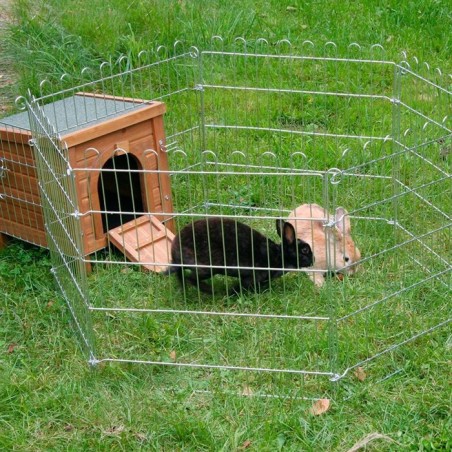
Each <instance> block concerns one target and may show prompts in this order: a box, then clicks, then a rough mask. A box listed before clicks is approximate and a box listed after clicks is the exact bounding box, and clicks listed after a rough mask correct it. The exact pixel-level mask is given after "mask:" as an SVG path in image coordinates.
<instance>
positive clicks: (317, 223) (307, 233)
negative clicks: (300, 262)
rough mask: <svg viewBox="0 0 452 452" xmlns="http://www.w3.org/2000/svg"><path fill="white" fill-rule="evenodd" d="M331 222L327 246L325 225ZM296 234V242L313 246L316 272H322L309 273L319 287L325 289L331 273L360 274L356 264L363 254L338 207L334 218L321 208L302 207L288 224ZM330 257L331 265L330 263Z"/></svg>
mask: <svg viewBox="0 0 452 452" xmlns="http://www.w3.org/2000/svg"><path fill="white" fill-rule="evenodd" d="M328 220H330V221H331V220H332V221H333V222H334V223H335V224H334V226H333V227H332V228H331V234H329V241H328V244H327V243H326V237H327V236H326V234H325V228H324V226H325V224H326V223H327V221H328ZM287 221H288V222H289V223H291V224H292V225H293V226H294V228H295V231H296V234H297V238H298V239H300V240H304V241H305V242H306V243H308V244H309V245H310V246H311V249H312V252H313V253H314V257H315V264H314V265H313V269H315V270H322V271H318V272H312V273H308V275H309V277H310V279H311V280H312V281H313V282H314V284H316V285H317V286H322V285H323V283H324V282H325V278H326V277H327V275H328V273H335V274H337V275H338V277H340V278H342V276H343V275H344V274H346V273H349V274H351V273H354V272H356V270H357V265H356V262H358V261H359V260H360V259H361V253H360V251H359V249H358V248H357V246H356V245H355V243H354V242H353V240H352V237H351V226H350V218H349V215H348V212H347V211H346V210H345V209H344V208H343V207H338V208H337V209H336V212H335V214H334V215H329V216H328V212H327V211H326V210H325V209H324V208H323V207H321V206H319V205H318V204H303V205H301V206H299V207H297V208H296V209H295V210H294V211H292V212H291V213H290V214H289V218H288V220H287ZM328 255H329V263H328Z"/></svg>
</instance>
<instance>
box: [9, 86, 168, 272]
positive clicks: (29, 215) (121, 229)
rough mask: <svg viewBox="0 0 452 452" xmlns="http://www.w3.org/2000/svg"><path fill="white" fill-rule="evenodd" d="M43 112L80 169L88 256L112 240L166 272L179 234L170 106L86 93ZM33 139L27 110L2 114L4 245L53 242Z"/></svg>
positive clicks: (79, 193)
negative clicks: (8, 239)
mask: <svg viewBox="0 0 452 452" xmlns="http://www.w3.org/2000/svg"><path fill="white" fill-rule="evenodd" d="M43 110H44V111H43V113H44V115H45V116H46V117H47V118H49V121H50V123H51V125H52V126H53V128H54V130H55V132H56V133H57V134H58V136H59V137H60V139H61V144H62V148H63V150H64V152H65V158H66V160H67V163H68V170H69V171H73V173H74V185H75V191H76V201H77V203H76V209H75V210H76V211H77V214H78V215H79V217H80V225H81V230H82V234H81V235H82V237H81V243H82V247H83V255H84V256H88V255H90V254H92V253H94V252H95V251H98V250H100V249H102V248H104V247H106V246H107V244H108V243H109V242H110V243H112V244H114V245H115V246H116V247H118V248H119V249H120V250H121V251H122V252H124V254H125V255H126V256H127V257H128V258H129V259H130V260H134V261H137V262H142V263H144V264H143V265H144V266H145V267H146V268H147V269H150V270H155V271H160V270H161V269H162V268H164V267H165V266H164V265H157V263H165V262H168V259H169V257H168V253H169V249H170V246H169V245H170V242H171V240H172V238H173V237H174V235H173V232H174V223H173V219H172V211H173V206H172V198H171V187H170V178H169V174H168V161H167V154H166V152H165V150H164V142H165V135H164V127H163V115H164V113H165V104H164V103H162V102H155V101H153V102H145V101H138V100H136V99H123V98H117V97H108V96H97V95H93V94H87V93H79V94H76V95H74V96H72V97H69V98H65V99H60V100H57V101H55V102H52V103H49V104H47V105H45V106H44V107H43ZM33 139H34V137H32V133H31V127H30V123H29V116H28V114H27V112H22V113H19V114H16V115H13V116H10V117H7V118H3V119H0V244H2V243H4V239H5V235H10V236H13V237H16V238H19V239H22V240H25V241H27V242H30V243H33V244H36V245H40V246H47V244H48V237H47V236H46V227H45V219H44V215H43V204H42V202H41V192H40V188H39V183H40V178H39V172H38V171H37V168H36V164H35V162H36V161H35V156H34V154H33V148H32V146H33ZM51 151H52V149H51ZM53 151H54V152H56V150H53ZM49 154H51V152H50V153H49ZM48 158H49V159H52V155H49V156H48ZM152 262H154V263H156V265H151V264H149V263H152Z"/></svg>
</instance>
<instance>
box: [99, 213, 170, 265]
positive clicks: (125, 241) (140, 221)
mask: <svg viewBox="0 0 452 452" xmlns="http://www.w3.org/2000/svg"><path fill="white" fill-rule="evenodd" d="M108 238H109V240H110V242H111V243H112V244H113V245H114V246H116V248H118V249H119V250H120V251H121V252H122V253H124V255H125V256H126V257H127V258H128V259H129V260H130V261H132V262H141V263H142V264H141V265H142V266H143V268H144V269H146V270H150V271H154V272H161V271H164V270H165V269H166V268H167V267H168V265H169V264H170V262H171V243H172V241H173V239H174V234H173V233H172V232H171V231H170V230H169V229H168V228H167V227H166V226H165V225H164V224H163V223H161V222H160V221H159V220H157V218H156V217H154V216H152V215H149V216H148V215H144V216H142V217H140V218H137V219H136V220H132V221H129V222H128V223H126V224H123V225H121V226H118V227H117V228H114V229H111V230H110V231H108ZM154 263H155V265H154Z"/></svg>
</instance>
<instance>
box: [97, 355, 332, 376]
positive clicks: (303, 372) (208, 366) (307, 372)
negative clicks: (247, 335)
mask: <svg viewBox="0 0 452 452" xmlns="http://www.w3.org/2000/svg"><path fill="white" fill-rule="evenodd" d="M102 362H117V363H135V364H155V365H162V366H173V367H189V368H194V369H221V370H236V371H237V370H243V371H255V372H270V373H282V374H298V375H318V376H324V377H330V378H336V377H338V376H339V375H337V374H334V373H332V372H317V371H310V370H298V369H278V368H271V367H248V366H228V365H220V364H197V363H177V362H165V361H150V360H149V361H148V360H140V359H121V358H101V359H94V360H93V361H92V362H91V364H93V365H96V364H100V363H102Z"/></svg>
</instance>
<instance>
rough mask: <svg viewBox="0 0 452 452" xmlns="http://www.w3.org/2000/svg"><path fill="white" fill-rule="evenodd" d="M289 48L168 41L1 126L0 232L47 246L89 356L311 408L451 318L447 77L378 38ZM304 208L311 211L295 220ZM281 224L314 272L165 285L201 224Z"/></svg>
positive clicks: (62, 86) (394, 363)
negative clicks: (296, 399)
mask: <svg viewBox="0 0 452 452" xmlns="http://www.w3.org/2000/svg"><path fill="white" fill-rule="evenodd" d="M301 47H302V48H301V50H297V51H296V52H295V51H293V50H292V46H291V44H290V42H289V41H287V40H283V41H280V42H279V43H278V44H277V45H269V44H268V42H267V41H265V40H263V39H261V40H257V41H254V42H252V43H251V42H246V41H244V40H243V39H241V38H239V39H237V40H235V41H234V42H233V43H225V42H224V41H223V40H222V39H221V38H218V37H215V38H213V39H212V45H211V47H210V48H209V49H208V50H199V49H197V48H194V47H192V48H184V46H183V45H182V44H181V43H176V44H175V46H174V49H171V51H169V50H167V49H165V48H162V47H160V48H158V50H157V51H155V52H149V53H146V52H142V53H140V54H139V56H138V60H139V64H137V65H136V67H132V65H131V64H132V63H131V61H129V60H127V59H125V58H123V59H120V60H119V61H118V62H116V63H115V64H109V63H104V64H102V65H101V67H100V75H99V76H98V75H96V77H92V78H93V79H95V80H88V78H89V71H84V73H83V74H82V75H83V78H84V80H82V82H80V83H78V85H77V86H71V80H70V77H69V76H67V75H65V76H63V77H62V78H61V80H60V81H59V82H58V83H57V84H51V83H50V82H49V81H44V82H43V83H42V84H41V88H42V92H41V93H40V95H39V96H38V97H33V96H31V97H30V98H28V99H25V104H26V106H27V107H28V108H27V109H28V115H27V113H20V114H19V115H15V116H14V117H10V118H5V119H3V120H2V122H1V123H0V125H1V141H0V143H1V146H0V149H1V153H2V154H1V160H2V170H1V176H2V179H1V201H0V202H1V208H2V211H1V213H2V216H1V221H2V223H1V224H2V228H1V231H2V232H4V233H5V234H9V235H13V236H16V237H19V238H22V239H25V240H28V241H31V242H33V243H37V244H40V245H45V246H48V247H49V249H50V252H51V257H52V262H53V269H52V271H53V273H54V276H55V279H56V282H57V285H58V287H59V289H60V290H61V293H62V295H63V297H64V298H65V300H66V302H67V304H68V306H69V309H70V311H71V313H72V315H73V318H74V321H75V324H76V329H77V331H78V333H79V335H80V340H81V343H82V345H83V348H84V349H85V350H86V352H87V354H88V356H89V361H90V362H91V363H92V364H98V363H100V362H110V361H111V362H132V363H148V364H153V365H157V366H166V368H165V369H164V371H165V372H167V373H168V381H170V380H171V376H172V377H174V382H175V383H176V384H177V385H179V386H181V385H182V386H183V384H184V383H186V384H187V385H189V386H190V387H192V388H194V389H196V390H199V391H203V390H207V389H209V388H212V387H213V388H215V387H223V388H229V389H231V390H232V391H234V392H237V393H239V394H240V393H241V394H246V395H250V394H270V393H274V386H273V385H274V383H275V381H277V382H278V384H279V385H281V384H282V388H283V391H287V392H288V393H291V394H292V393H294V392H296V393H297V394H301V395H302V396H306V395H309V394H317V395H318V394H325V392H326V391H328V390H329V388H330V387H331V383H330V382H331V381H338V380H341V379H342V378H344V377H345V376H347V375H349V374H350V373H352V371H353V370H354V369H356V368H358V367H361V366H366V365H367V366H373V371H372V373H373V374H374V376H375V379H378V378H380V379H382V378H384V377H385V375H388V374H391V373H394V372H397V371H398V370H399V369H400V368H401V367H402V366H403V359H404V353H406V347H402V346H403V345H405V344H407V343H409V342H411V341H413V340H415V339H417V338H418V337H420V336H422V335H424V334H426V333H429V332H431V331H433V330H435V329H439V328H441V327H446V326H447V324H448V323H449V321H450V298H449V297H450V282H451V264H450V252H451V251H450V250H451V249H450V246H451V232H450V231H451V229H450V226H451V216H450V215H451V199H452V197H451V180H450V155H449V154H450V152H449V151H450V148H451V146H452V143H451V121H450V94H451V93H450V91H448V89H447V85H448V84H449V85H450V80H448V79H447V77H446V76H445V75H443V74H442V72H441V70H440V69H434V68H431V67H429V65H428V64H426V63H419V62H418V61H417V59H416V58H413V59H409V58H408V57H407V56H406V55H404V59H403V61H401V62H400V63H396V62H392V61H388V60H387V59H386V57H385V52H384V49H383V48H382V47H381V46H379V45H376V46H372V47H370V48H364V47H361V46H359V45H358V44H351V45H350V46H349V47H347V48H344V49H339V48H338V47H337V46H336V45H335V44H334V43H331V42H329V43H327V44H326V45H314V44H313V43H312V42H310V41H306V42H304V43H303V45H302V46H301ZM72 85H73V83H72ZM68 86H69V87H68ZM31 136H32V141H31V146H32V147H33V151H34V157H33V155H32V154H31V150H30V149H28V146H29V144H28V140H29V139H30V138H31ZM38 187H39V188H38ZM303 204H317V205H319V206H321V207H322V209H321V210H318V211H317V210H316V209H317V208H316V207H315V206H311V207H310V208H309V210H308V211H306V210H302V211H301V212H302V213H301V216H300V214H299V213H297V211H295V213H293V211H294V209H296V208H297V207H298V206H301V205H303ZM340 207H343V208H345V209H346V210H340ZM338 208H339V210H337V209H338ZM319 209H320V208H319ZM314 211H315V212H317V214H315V213H314ZM291 212H292V217H293V218H295V219H293V221H299V222H300V223H301V224H303V225H304V227H305V229H306V230H307V231H308V232H307V234H306V235H305V237H304V238H305V239H306V240H307V241H308V243H310V245H311V247H312V251H313V252H314V256H315V257H316V262H315V263H314V266H313V267H310V268H306V267H303V268H298V267H297V266H295V268H291V269H290V270H288V271H287V272H286V273H285V274H284V275H282V276H281V277H279V278H274V279H270V281H269V282H268V287H265V288H263V290H260V291H259V290H248V291H246V290H238V291H237V289H236V284H237V278H233V277H230V276H222V275H216V276H214V277H212V278H211V279H208V280H207V281H206V282H204V283H205V284H207V286H208V288H209V289H210V290H207V291H204V292H203V291H201V290H200V287H197V285H196V284H192V283H191V282H190V281H189V279H188V278H189V276H193V272H195V273H196V271H197V269H196V265H195V268H193V269H192V270H191V273H190V271H185V272H184V273H183V275H184V278H183V281H182V284H179V283H178V281H177V278H175V277H174V276H168V275H164V274H161V270H164V269H165V268H167V267H168V262H169V258H170V254H171V251H170V248H171V242H172V240H173V238H174V236H175V234H177V233H178V232H179V231H180V230H181V229H182V228H183V227H184V226H186V225H187V224H190V223H191V222H192V221H194V220H203V219H204V220H206V219H210V221H212V218H214V217H220V218H232V219H233V220H236V221H239V222H241V223H244V224H246V225H248V226H250V227H252V228H253V229H256V230H257V231H259V232H260V233H262V234H263V235H264V236H265V237H267V238H269V239H270V240H272V241H274V242H275V243H278V244H279V243H281V238H280V237H279V236H278V233H277V231H276V227H275V223H276V220H278V219H283V220H286V221H287V219H288V218H289V215H290V214H291ZM319 212H320V213H319ZM337 213H340V215H338V214H337ZM294 215H295V217H294ZM312 217H314V218H315V220H316V221H314V220H313V219H312ZM348 223H350V224H351V226H352V230H351V237H352V242H346V240H345V238H344V237H343V236H341V235H340V234H338V231H342V232H344V227H346V225H347V224H348ZM317 226H318V227H319V231H320V232H321V233H320V235H319V236H318V237H317V236H316V237H314V232H313V231H314V228H315V227H317ZM310 236H311V237H310ZM241 239H242V238H241V237H239V235H238V234H231V235H229V236H227V234H226V233H225V234H224V235H223V241H224V242H225V243H226V242H227V246H233V245H235V244H237V242H238V241H239V240H241ZM209 244H210V240H208V243H207V245H205V244H203V245H201V244H200V245H199V246H204V248H203V249H204V250H209ZM225 246H226V245H225ZM251 248H253V247H251ZM356 248H359V250H360V252H361V253H360V254H359V253H358V252H357V250H356ZM223 251H224V249H223ZM251 252H252V253H253V254H255V252H256V250H254V249H251ZM210 259H211V260H210V263H209V262H208V263H207V267H209V265H210V266H211V267H212V266H213V267H215V264H218V262H216V261H214V258H213V257H211V258H210ZM203 265H204V266H205V265H206V264H205V263H204V264H203V263H200V264H199V266H200V268H201V267H203ZM259 265H263V267H262V268H264V269H265V268H269V267H268V265H267V266H266V265H264V264H262V263H261V262H260V263H259ZM259 265H257V264H256V265H255V267H256V268H258V267H259ZM259 268H260V267H259ZM262 268H261V269H262ZM250 270H252V268H250ZM344 275H345V276H344ZM309 276H310V277H311V279H315V278H316V277H318V278H320V279H321V281H322V282H323V284H322V285H315V284H313V282H312V281H311V279H310V278H309ZM239 281H240V279H239ZM204 289H205V287H204ZM448 300H449V301H448ZM376 358H380V359H376ZM374 363H378V365H377V366H375V364H374ZM184 372H186V373H189V372H191V375H193V374H195V375H197V377H196V378H195V379H193V378H191V379H188V378H187V379H185V380H184V378H183V377H182V375H183V373H184ZM184 375H185V374H184Z"/></svg>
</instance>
